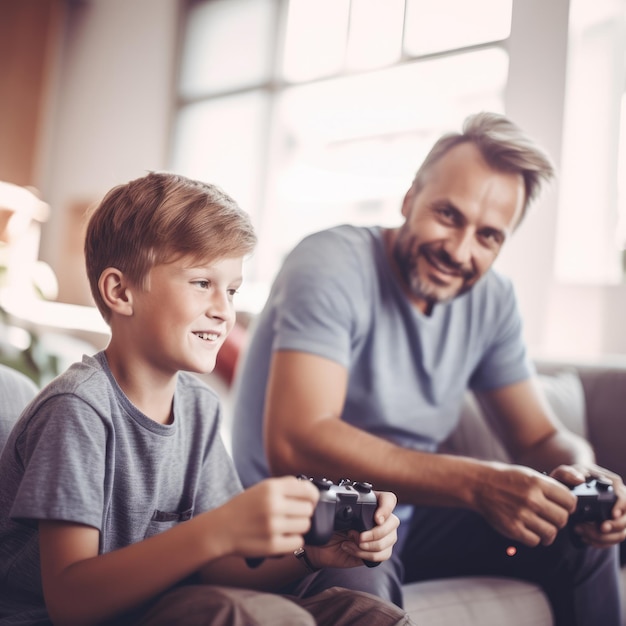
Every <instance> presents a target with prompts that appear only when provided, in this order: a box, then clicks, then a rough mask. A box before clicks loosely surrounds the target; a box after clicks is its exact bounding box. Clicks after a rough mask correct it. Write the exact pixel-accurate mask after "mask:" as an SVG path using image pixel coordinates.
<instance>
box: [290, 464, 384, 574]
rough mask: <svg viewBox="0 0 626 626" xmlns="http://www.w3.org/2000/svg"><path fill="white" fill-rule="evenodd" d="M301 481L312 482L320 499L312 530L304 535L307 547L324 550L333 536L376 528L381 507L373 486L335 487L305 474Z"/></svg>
mask: <svg viewBox="0 0 626 626" xmlns="http://www.w3.org/2000/svg"><path fill="white" fill-rule="evenodd" d="M298 478H300V479H301V480H309V481H310V482H312V483H313V484H314V485H315V486H316V487H317V488H318V489H319V491H320V499H319V501H318V503H317V506H316V507H315V511H314V512H313V517H312V518H311V528H310V530H309V532H308V533H307V534H306V535H304V543H305V544H309V545H312V546H323V545H324V544H326V543H328V542H329V541H330V538H331V537H332V535H333V533H334V532H337V531H339V532H341V531H346V530H357V531H359V532H363V531H364V530H369V529H370V528H373V527H374V526H376V522H375V521H374V513H375V511H376V508H377V507H378V503H377V499H376V494H375V493H374V490H373V488H372V485H370V483H366V482H354V481H351V480H348V479H347V478H342V479H341V480H340V481H339V483H338V484H335V483H333V481H332V480H329V479H328V478H309V477H307V476H304V475H303V474H300V476H298ZM364 563H365V565H367V566H368V567H376V566H377V565H380V563H375V562H373V561H364Z"/></svg>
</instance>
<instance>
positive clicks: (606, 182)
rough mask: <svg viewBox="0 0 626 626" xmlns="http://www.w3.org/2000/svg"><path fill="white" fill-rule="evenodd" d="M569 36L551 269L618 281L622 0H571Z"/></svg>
mask: <svg viewBox="0 0 626 626" xmlns="http://www.w3.org/2000/svg"><path fill="white" fill-rule="evenodd" d="M568 42H569V43H568V67H567V77H566V94H565V115H564V129H563V137H564V139H563V150H562V166H561V180H560V201H559V204H560V206H559V221H558V229H557V247H556V275H557V278H558V279H559V280H560V281H562V282H566V283H578V284H581V283H583V284H603V285H606V284H616V283H619V282H621V281H622V280H623V275H624V267H623V262H624V261H623V259H624V258H626V257H624V249H626V187H625V185H626V105H625V102H626V97H625V91H624V89H625V87H626V64H625V60H626V1H625V0H594V2H587V0H570V20H569V37H568ZM616 129H621V130H618V131H617V132H616Z"/></svg>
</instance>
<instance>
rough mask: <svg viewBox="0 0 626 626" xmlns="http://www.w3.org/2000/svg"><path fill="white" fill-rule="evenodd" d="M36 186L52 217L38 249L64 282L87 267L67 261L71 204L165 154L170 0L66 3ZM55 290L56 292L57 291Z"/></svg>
mask: <svg viewBox="0 0 626 626" xmlns="http://www.w3.org/2000/svg"><path fill="white" fill-rule="evenodd" d="M67 18H68V19H67V24H66V31H65V32H64V33H62V35H61V41H60V42H59V51H58V60H59V64H58V71H57V76H56V85H57V88H56V90H55V92H54V93H53V94H52V98H51V101H50V114H49V115H48V122H49V129H48V132H47V142H46V145H45V146H44V148H43V151H44V154H43V155H42V158H41V159H40V161H41V166H40V170H41V174H40V177H41V181H40V184H39V186H40V188H41V190H42V193H43V196H44V197H45V198H46V200H47V201H48V202H49V203H50V204H51V206H52V207H53V210H54V212H55V214H54V217H53V219H52V220H50V222H49V223H48V224H46V227H45V230H44V235H43V241H42V247H41V256H42V257H43V258H44V259H45V260H47V261H48V262H49V263H50V264H51V265H52V266H53V267H54V269H55V270H56V271H57V273H59V274H60V275H61V274H62V275H63V276H64V278H65V280H64V281H63V282H67V276H68V275H69V274H76V275H77V276H80V277H82V274H83V273H84V270H83V268H82V267H76V263H74V262H73V260H72V259H70V262H69V264H68V263H67V262H66V261H64V258H63V254H62V253H64V252H65V251H66V250H65V247H66V245H67V238H68V236H67V233H66V230H67V229H68V228H71V229H75V228H76V226H77V225H76V224H75V223H72V222H71V219H73V218H75V215H73V213H72V208H73V207H74V206H78V207H83V206H84V205H85V203H90V202H93V201H95V200H98V199H99V198H100V197H101V196H102V194H104V193H105V192H106V191H108V190H109V189H110V188H111V187H112V186H113V185H116V184H119V183H121V182H125V181H127V180H130V179H132V178H135V177H138V176H142V175H143V174H145V173H146V171H147V170H151V169H163V168H164V167H165V166H166V163H167V149H168V141H169V124H170V114H171V110H172V97H173V95H172V94H173V90H172V80H173V72H174V62H175V57H176V47H175V44H176V32H177V27H178V24H177V19H178V17H177V2H176V0H131V1H129V0H94V1H91V2H82V3H68V12H67ZM62 295H63V294H61V299H62Z"/></svg>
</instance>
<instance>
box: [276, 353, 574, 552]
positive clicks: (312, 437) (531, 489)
mask: <svg viewBox="0 0 626 626" xmlns="http://www.w3.org/2000/svg"><path fill="white" fill-rule="evenodd" d="M347 383H348V372H347V370H346V369H345V368H344V367H342V366H340V365H338V364H337V363H335V362H333V361H330V360H329V359H325V358H322V357H318V356H315V355H311V354H306V353H302V352H297V351H279V352H276V353H275V354H274V355H273V358H272V365H271V368H270V377H269V381H268V389H267V400H266V411H265V419H266V425H265V432H266V433H267V436H266V441H265V445H266V449H267V452H268V459H269V463H270V467H271V470H272V472H273V473H275V474H282V473H299V472H304V473H307V474H309V475H328V474H329V473H330V474H331V475H330V476H329V477H330V478H333V479H338V478H341V477H345V476H349V477H350V478H352V479H356V480H367V481H369V482H372V483H373V484H374V485H375V487H376V488H379V489H386V490H389V491H393V492H395V493H396V494H397V495H398V498H399V501H400V502H405V503H414V504H423V505H439V506H458V507H463V508H468V509H472V510H475V511H477V512H479V513H481V514H482V515H484V516H485V518H486V519H487V520H488V521H489V522H490V523H491V524H492V525H493V526H494V527H496V528H497V529H498V530H500V531H501V532H502V533H504V534H505V535H507V536H509V537H512V538H514V539H517V540H520V541H523V542H525V543H527V544H529V545H536V544H538V543H545V544H548V543H551V542H552V541H553V540H554V537H555V536H556V533H557V532H558V530H559V529H560V528H562V527H563V526H564V525H565V524H566V523H567V519H568V516H569V513H570V512H571V511H572V510H573V508H574V507H575V502H576V499H575V496H573V495H572V494H571V493H570V492H569V490H568V489H567V488H566V487H564V486H563V485H561V484H559V483H558V482H557V481H556V480H553V479H551V478H549V477H547V476H544V475H542V474H541V473H539V472H536V471H534V470H531V469H530V468H527V467H522V466H511V465H507V464H502V463H491V462H485V461H479V460H476V459H470V458H467V457H457V456H451V455H442V454H429V453H424V452H418V451H414V450H409V449H406V448H402V447H400V446H397V445H395V444H393V443H391V442H389V441H386V440H384V439H382V438H380V437H377V436H375V435H372V434H370V433H367V432H365V431H363V430H360V429H358V428H356V427H354V426H352V425H350V424H348V423H346V422H344V421H342V420H341V419H340V416H341V412H342V408H343V405H344V402H345V397H346V390H347ZM547 433H548V431H547V430H546V432H545V433H544V435H547ZM329 470H330V471H329Z"/></svg>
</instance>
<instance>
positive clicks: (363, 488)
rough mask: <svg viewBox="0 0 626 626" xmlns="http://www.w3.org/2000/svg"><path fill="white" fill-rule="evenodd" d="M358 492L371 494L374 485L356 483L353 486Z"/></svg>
mask: <svg viewBox="0 0 626 626" xmlns="http://www.w3.org/2000/svg"><path fill="white" fill-rule="evenodd" d="M352 486H353V487H354V488H355V489H356V490H357V491H359V492H361V493H369V492H370V491H371V490H372V485H371V484H370V483H365V482H356V483H353V485H352Z"/></svg>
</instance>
